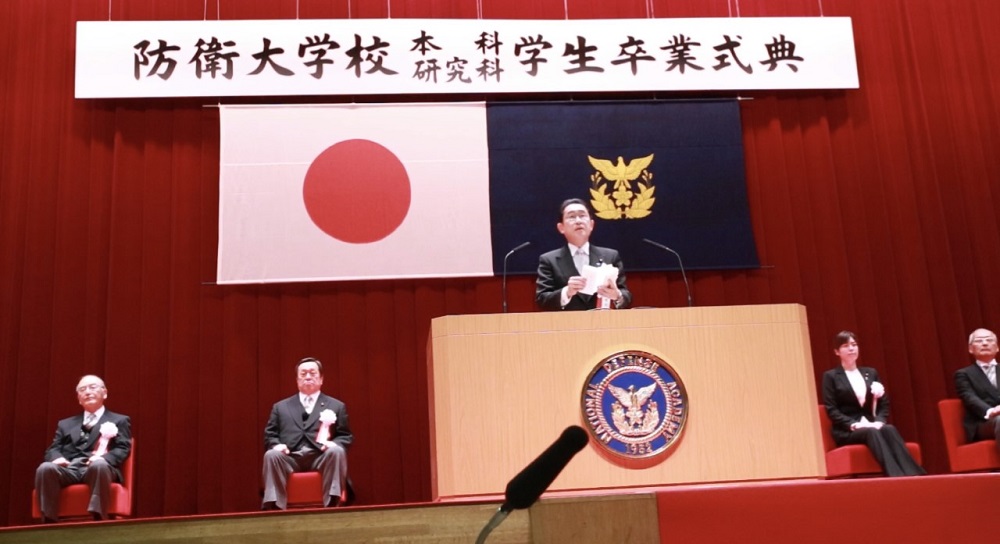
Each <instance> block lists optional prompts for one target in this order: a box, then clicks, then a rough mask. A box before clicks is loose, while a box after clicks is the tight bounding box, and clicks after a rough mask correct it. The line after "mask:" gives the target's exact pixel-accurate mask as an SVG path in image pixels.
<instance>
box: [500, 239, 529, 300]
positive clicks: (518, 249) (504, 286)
mask: <svg viewBox="0 0 1000 544" xmlns="http://www.w3.org/2000/svg"><path fill="white" fill-rule="evenodd" d="M530 245H531V242H525V243H523V244H521V245H519V246H517V247H515V248H514V249H512V250H510V251H508V252H507V255H505V256H504V258H503V293H502V296H503V313H507V259H509V258H510V256H511V255H513V254H515V253H517V252H518V251H521V250H522V249H524V248H526V247H528V246H530Z"/></svg>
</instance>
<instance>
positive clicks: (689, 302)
mask: <svg viewBox="0 0 1000 544" xmlns="http://www.w3.org/2000/svg"><path fill="white" fill-rule="evenodd" d="M642 241H643V242H646V243H647V244H649V245H651V246H656V247H658V248H660V249H662V250H664V251H669V252H670V253H673V254H674V256H675V257H677V264H679V265H681V278H683V279H684V289H685V290H686V291H687V297H688V308H690V307H692V306H694V301H693V300H692V299H691V284H689V283H688V278H687V274H686V273H685V272H684V261H682V260H681V255H680V253H677V252H676V251H674V250H672V249H670V248H669V247H667V246H665V245H663V244H660V243H657V242H654V241H652V240H650V239H649V238H643V239H642Z"/></svg>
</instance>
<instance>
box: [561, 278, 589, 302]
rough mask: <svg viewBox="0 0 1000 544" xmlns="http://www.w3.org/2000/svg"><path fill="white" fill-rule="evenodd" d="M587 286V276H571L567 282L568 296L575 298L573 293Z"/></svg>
mask: <svg viewBox="0 0 1000 544" xmlns="http://www.w3.org/2000/svg"><path fill="white" fill-rule="evenodd" d="M586 286H587V278H585V277H583V276H571V277H570V278H569V281H567V282H566V296H567V297H569V298H573V295H575V294H577V293H579V292H580V290H581V289H583V288H584V287H586Z"/></svg>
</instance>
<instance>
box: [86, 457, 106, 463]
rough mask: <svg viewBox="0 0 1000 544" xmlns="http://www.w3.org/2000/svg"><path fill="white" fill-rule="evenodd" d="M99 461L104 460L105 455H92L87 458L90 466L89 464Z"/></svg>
mask: <svg viewBox="0 0 1000 544" xmlns="http://www.w3.org/2000/svg"><path fill="white" fill-rule="evenodd" d="M98 459H104V456H103V455H91V456H90V457H88V458H87V464H88V465H89V464H91V463H93V462H94V461H96V460H98Z"/></svg>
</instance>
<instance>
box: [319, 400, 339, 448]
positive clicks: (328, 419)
mask: <svg viewBox="0 0 1000 544" xmlns="http://www.w3.org/2000/svg"><path fill="white" fill-rule="evenodd" d="M336 422H337V414H335V413H334V412H333V410H331V409H329V408H327V409H326V410H323V411H322V412H320V413H319V423H320V425H319V432H318V433H316V442H319V443H320V444H323V443H325V442H327V441H329V440H330V427H332V426H333V424H334V423H336Z"/></svg>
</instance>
